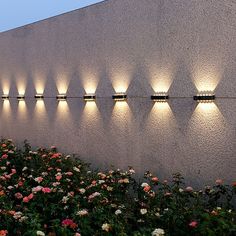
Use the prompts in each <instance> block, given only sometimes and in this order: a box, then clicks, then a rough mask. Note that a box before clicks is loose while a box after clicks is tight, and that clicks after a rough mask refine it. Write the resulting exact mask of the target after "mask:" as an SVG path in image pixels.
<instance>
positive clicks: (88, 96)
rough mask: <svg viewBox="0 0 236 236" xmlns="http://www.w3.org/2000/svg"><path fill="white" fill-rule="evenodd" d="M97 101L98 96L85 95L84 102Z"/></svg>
mask: <svg viewBox="0 0 236 236" xmlns="http://www.w3.org/2000/svg"><path fill="white" fill-rule="evenodd" d="M95 99H96V95H95V94H92V93H91V94H89V93H88V94H85V95H84V101H85V102H90V101H95Z"/></svg>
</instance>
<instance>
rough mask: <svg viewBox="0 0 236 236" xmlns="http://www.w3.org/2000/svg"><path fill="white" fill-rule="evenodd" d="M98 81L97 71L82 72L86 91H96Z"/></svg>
mask: <svg viewBox="0 0 236 236" xmlns="http://www.w3.org/2000/svg"><path fill="white" fill-rule="evenodd" d="M98 81H99V79H98V75H97V74H96V73H92V72H90V73H89V72H88V73H85V72H82V84H83V87H84V90H85V92H86V93H88V94H91V93H96V89H97V86H98Z"/></svg>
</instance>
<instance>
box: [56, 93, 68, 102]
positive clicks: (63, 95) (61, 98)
mask: <svg viewBox="0 0 236 236" xmlns="http://www.w3.org/2000/svg"><path fill="white" fill-rule="evenodd" d="M56 98H57V101H65V100H66V99H67V96H66V94H58V95H57V97H56Z"/></svg>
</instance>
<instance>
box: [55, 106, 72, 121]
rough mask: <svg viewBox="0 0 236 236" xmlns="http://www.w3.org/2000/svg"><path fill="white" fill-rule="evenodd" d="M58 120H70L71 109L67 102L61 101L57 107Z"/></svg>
mask: <svg viewBox="0 0 236 236" xmlns="http://www.w3.org/2000/svg"><path fill="white" fill-rule="evenodd" d="M56 116H57V118H58V119H62V120H67V119H70V109H69V105H68V103H67V101H59V102H58V106H57V115H56Z"/></svg>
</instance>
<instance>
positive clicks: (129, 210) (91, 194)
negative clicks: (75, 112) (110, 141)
mask: <svg viewBox="0 0 236 236" xmlns="http://www.w3.org/2000/svg"><path fill="white" fill-rule="evenodd" d="M134 174H135V171H134V170H133V169H132V168H131V167H130V168H129V169H128V170H127V171H121V170H119V169H113V170H109V171H103V172H101V171H100V172H99V171H94V170H91V169H90V167H89V165H88V164H86V163H84V162H82V161H81V160H79V159H78V158H76V157H74V156H68V155H67V156H66V155H63V154H61V153H59V152H58V151H57V149H56V148H55V147H51V148H50V149H45V148H39V149H38V150H36V151H33V150H31V147H30V146H29V144H27V143H25V145H24V148H23V149H22V150H20V149H17V148H16V147H15V145H14V143H13V142H12V141H11V140H6V139H4V140H1V142H0V236H3V235H10V236H12V235H13V236H14V235H25V236H27V235H29V236H34V235H41V236H43V235H51V236H53V235H59V236H60V235H62V236H63V235H68V236H70V235H73V236H80V235H81V236H92V235H98V236H102V235H107V236H109V235H110V236H111V235H112V236H116V235H117V236H118V235H119V236H132V235H133V236H145V235H150V236H151V235H153V236H160V235H190V234H191V235H221V236H223V235H227V236H228V235H229V236H230V235H232V236H233V235H236V224H235V223H236V212H235V208H234V204H235V193H236V183H235V182H234V183H232V185H224V184H223V181H222V180H216V183H215V184H214V185H213V186H206V187H205V188H204V189H202V190H195V189H194V188H192V187H191V186H187V187H186V186H185V185H184V182H183V178H182V177H181V175H180V174H174V175H173V179H172V180H171V181H170V182H167V181H166V180H164V181H161V180H160V179H159V178H158V176H156V175H153V174H152V173H150V172H146V173H145V175H144V178H145V181H144V182H137V181H136V180H135V178H134Z"/></svg>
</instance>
